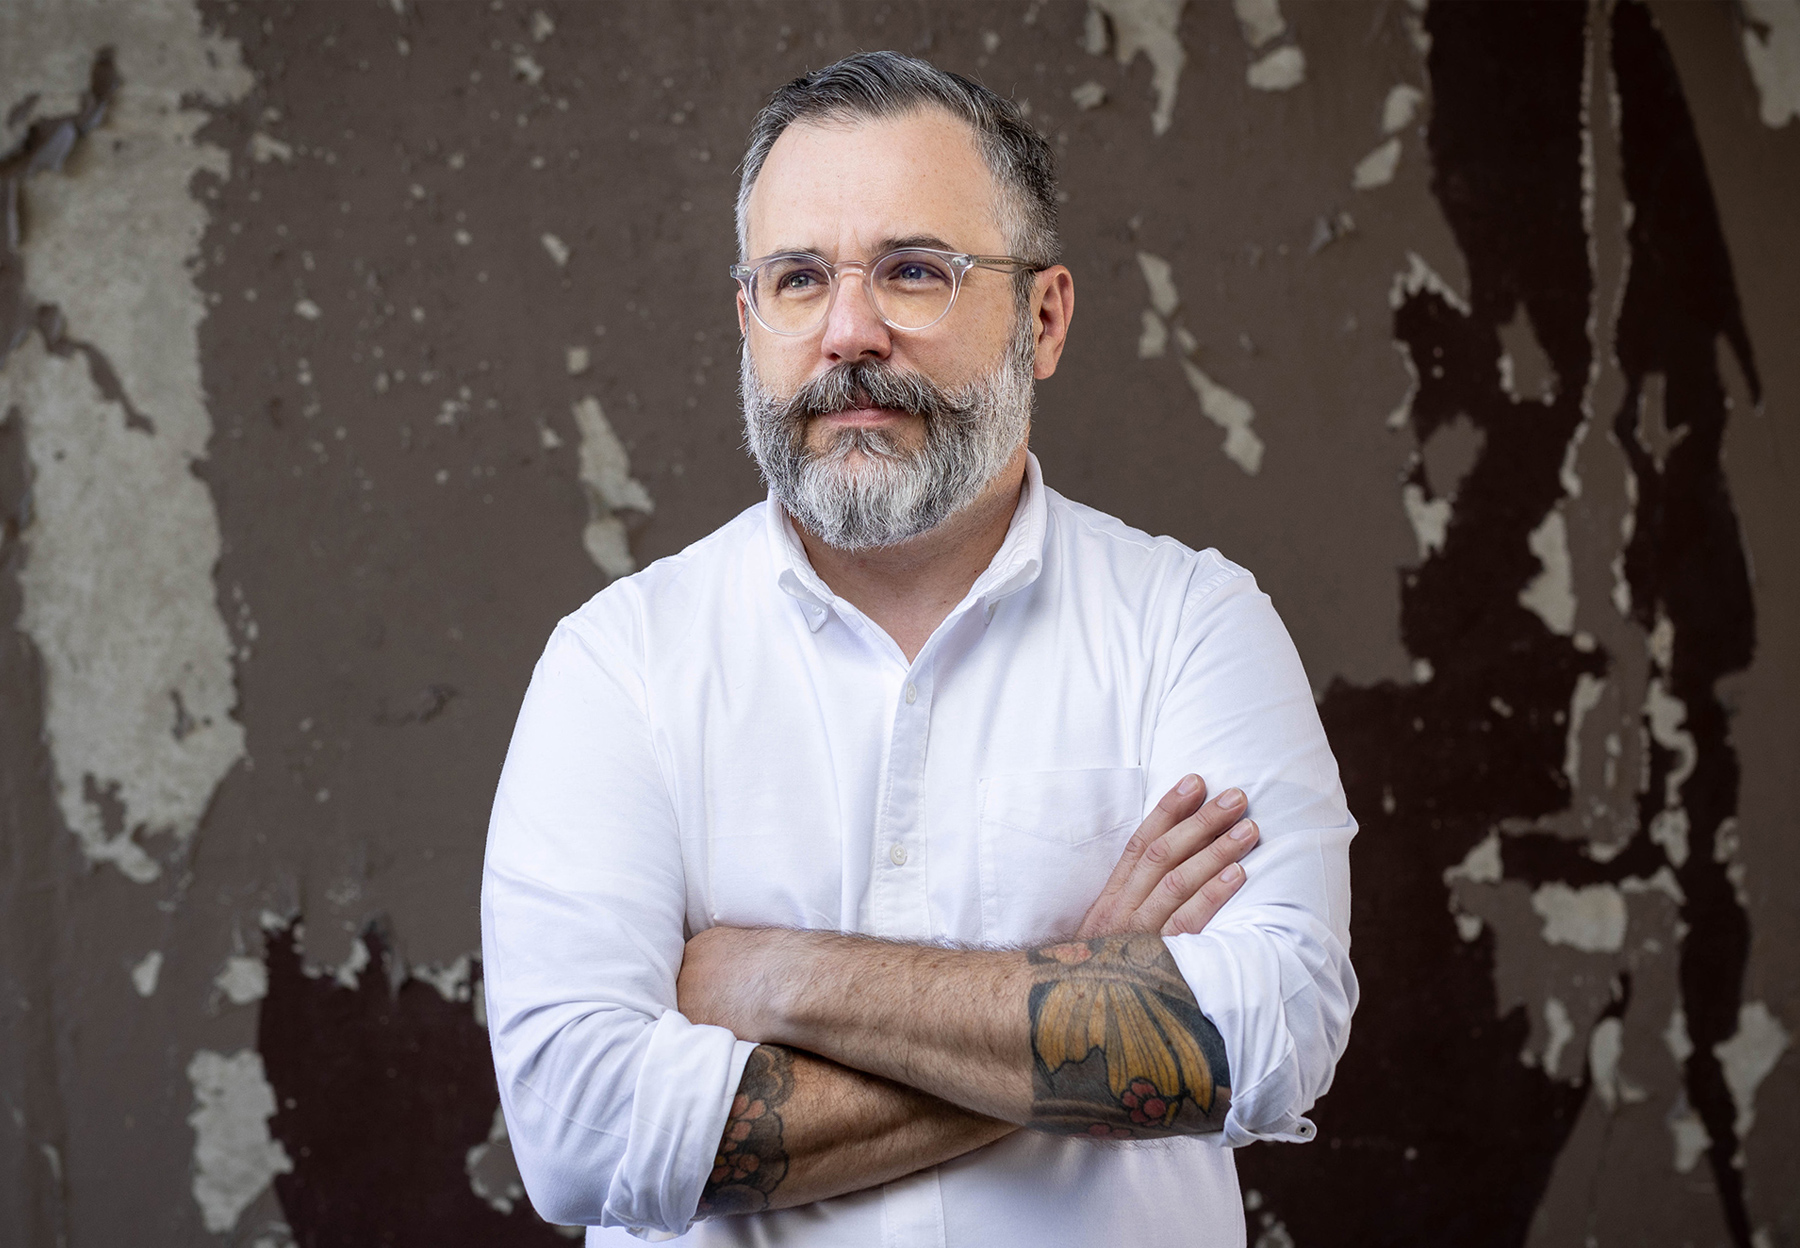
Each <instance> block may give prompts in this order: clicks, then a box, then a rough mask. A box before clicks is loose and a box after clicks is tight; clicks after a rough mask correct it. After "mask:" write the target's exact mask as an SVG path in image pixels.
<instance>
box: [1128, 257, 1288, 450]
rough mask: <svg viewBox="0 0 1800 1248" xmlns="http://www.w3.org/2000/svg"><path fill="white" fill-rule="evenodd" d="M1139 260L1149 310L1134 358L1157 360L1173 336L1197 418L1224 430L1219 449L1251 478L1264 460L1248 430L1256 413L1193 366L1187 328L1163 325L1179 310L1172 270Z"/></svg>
mask: <svg viewBox="0 0 1800 1248" xmlns="http://www.w3.org/2000/svg"><path fill="white" fill-rule="evenodd" d="M1137 260H1138V270H1139V272H1141V273H1142V274H1143V275H1144V286H1145V289H1146V290H1147V292H1148V293H1149V296H1150V307H1149V308H1147V309H1145V310H1144V313H1143V329H1142V332H1141V333H1140V334H1139V335H1138V358H1139V359H1156V358H1159V357H1161V356H1162V355H1164V354H1165V353H1166V352H1167V351H1168V346H1169V339H1170V338H1171V336H1172V337H1173V338H1174V340H1175V344H1176V345H1177V346H1178V347H1179V348H1180V349H1181V354H1182V357H1183V358H1182V361H1181V368H1182V372H1183V373H1184V374H1185V375H1186V377H1187V381H1188V385H1189V386H1190V387H1191V388H1192V389H1193V391H1194V395H1195V397H1197V398H1198V399H1199V400H1200V411H1201V414H1202V415H1204V416H1205V417H1206V418H1207V419H1208V420H1210V421H1212V422H1213V423H1214V424H1215V425H1217V426H1219V428H1221V429H1223V430H1225V442H1224V446H1223V449H1224V451H1225V454H1226V456H1227V457H1228V458H1229V459H1230V460H1231V461H1232V462H1233V463H1235V464H1236V465H1237V466H1238V467H1239V468H1242V469H1243V470H1244V471H1245V472H1246V473H1248V474H1250V475H1251V476H1255V475H1256V473H1257V471H1258V470H1259V469H1261V467H1262V457H1263V441H1262V439H1261V438H1259V437H1258V436H1257V435H1256V433H1255V431H1254V430H1252V429H1251V427H1250V426H1251V423H1252V422H1253V421H1254V420H1255V419H1256V409H1255V408H1254V407H1252V406H1251V405H1250V402H1249V400H1247V399H1245V398H1244V397H1243V396H1242V395H1238V394H1234V393H1232V392H1231V391H1230V390H1227V389H1226V388H1225V387H1224V386H1221V385H1220V384H1219V383H1218V382H1216V381H1214V380H1213V379H1212V378H1211V377H1209V376H1207V375H1206V373H1205V372H1203V371H1202V370H1201V368H1200V366H1199V365H1197V364H1195V363H1194V361H1193V360H1192V358H1190V357H1191V356H1192V355H1193V353H1194V352H1195V350H1197V349H1198V347H1199V345H1200V344H1199V342H1198V341H1196V340H1195V338H1194V336H1193V334H1191V333H1189V332H1188V329H1187V327H1186V326H1185V325H1180V324H1176V325H1174V326H1172V327H1171V325H1169V324H1168V323H1167V320H1168V318H1170V317H1173V316H1174V315H1175V313H1176V312H1177V311H1178V310H1179V309H1180V307H1181V292H1180V291H1179V290H1177V289H1176V286H1175V272H1174V266H1173V265H1171V264H1170V263H1169V262H1168V261H1167V260H1165V259H1163V258H1162V257H1161V256H1157V255H1153V254H1151V253H1150V252H1147V251H1140V252H1138V253H1137Z"/></svg>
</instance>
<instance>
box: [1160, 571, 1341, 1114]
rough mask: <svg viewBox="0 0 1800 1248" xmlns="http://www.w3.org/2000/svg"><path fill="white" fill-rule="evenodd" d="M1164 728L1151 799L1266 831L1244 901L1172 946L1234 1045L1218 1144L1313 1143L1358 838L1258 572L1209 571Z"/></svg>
mask: <svg viewBox="0 0 1800 1248" xmlns="http://www.w3.org/2000/svg"><path fill="white" fill-rule="evenodd" d="M1177 636H1178V640H1177V644H1176V647H1175V655H1174V661H1173V663H1172V665H1171V666H1172V670H1173V672H1174V676H1173V678H1172V680H1171V683H1170V686H1169V689H1168V691H1167V693H1166V694H1165V695H1164V697H1163V701H1162V704H1161V707H1160V709H1159V711H1158V713H1157V716H1156V724H1155V735H1154V739H1153V744H1152V749H1151V757H1150V766H1149V771H1150V776H1149V779H1150V789H1149V792H1151V793H1153V794H1158V795H1160V794H1161V793H1163V792H1165V791H1166V790H1167V789H1169V788H1170V787H1171V786H1173V785H1174V783H1175V782H1176V781H1177V780H1178V779H1179V778H1180V777H1181V776H1183V775H1185V774H1187V773H1188V772H1190V771H1192V772H1195V773H1197V774H1199V775H1200V776H1201V777H1203V778H1204V779H1205V781H1206V783H1207V787H1208V789H1209V790H1210V791H1211V792H1213V793H1220V792H1223V791H1224V790H1225V789H1227V788H1230V787H1232V786H1234V785H1235V786H1237V787H1238V788H1241V789H1243V790H1244V792H1245V794H1246V795H1247V796H1248V798H1249V812H1248V813H1249V817H1250V818H1252V819H1254V820H1255V821H1256V824H1257V827H1258V828H1259V829H1260V830H1261V834H1262V835H1261V839H1260V840H1259V841H1258V843H1257V846H1256V848H1255V849H1253V850H1252V851H1251V852H1250V854H1249V855H1248V856H1247V857H1246V858H1245V859H1244V869H1245V872H1246V874H1247V877H1248V878H1247V879H1246V880H1245V882H1244V884H1243V886H1242V887H1241V888H1240V889H1239V890H1238V892H1237V894H1236V895H1235V896H1233V897H1232V898H1231V900H1230V901H1228V902H1227V903H1226V904H1225V906H1224V907H1223V908H1222V909H1221V910H1220V911H1219V913H1218V914H1217V915H1215V916H1214V917H1213V920H1212V922H1210V923H1209V924H1207V926H1206V929H1205V930H1204V931H1202V932H1199V933H1195V934H1190V935H1180V936H1171V937H1167V938H1166V941H1165V943H1166V944H1167V945H1168V948H1169V952H1170V954H1171V955H1172V956H1173V957H1174V959H1175V963H1176V965H1177V966H1178V967H1179V968H1180V970H1181V973H1182V976H1183V977H1184V978H1185V979H1186V980H1187V983H1188V987H1189V988H1190V989H1191V990H1192V991H1193V994H1194V999H1195V1001H1196V1002H1197V1003H1198V1004H1199V1006H1200V1010H1201V1012H1202V1013H1203V1014H1205V1015H1206V1017H1207V1018H1209V1019H1210V1020H1212V1023H1213V1025H1214V1026H1215V1027H1217V1028H1218V1029H1219V1034H1220V1036H1221V1038H1222V1039H1223V1040H1224V1042H1225V1053H1226V1057H1227V1059H1228V1061H1229V1063H1230V1067H1231V1108H1230V1111H1229V1113H1228V1114H1227V1116H1226V1120H1225V1129H1224V1131H1223V1132H1222V1133H1221V1134H1220V1135H1218V1136H1213V1137H1209V1138H1211V1139H1213V1140H1214V1141H1216V1142H1217V1143H1220V1144H1223V1145H1225V1146H1228V1147H1236V1146H1239V1145H1243V1144H1248V1143H1250V1142H1251V1141H1253V1140H1289V1141H1301V1140H1309V1139H1311V1138H1312V1137H1313V1135H1314V1133H1315V1132H1314V1127H1313V1124H1312V1123H1311V1122H1310V1121H1308V1120H1307V1119H1306V1118H1305V1117H1304V1115H1305V1113H1306V1112H1307V1110H1309V1109H1310V1108H1311V1107H1312V1105H1313V1103H1314V1102H1315V1101H1316V1100H1318V1098H1319V1097H1320V1096H1321V1095H1323V1094H1324V1092H1325V1090H1326V1089H1327V1088H1329V1087H1330V1086H1331V1077H1332V1073H1333V1072H1334V1071H1335V1069H1336V1067H1337V1062H1338V1059H1339V1058H1340V1057H1342V1056H1343V1052H1344V1046H1345V1044H1346V1043H1347V1042H1348V1040H1349V1037H1350V1016H1351V1014H1352V1012H1353V1011H1354V1010H1355V1009H1356V1001H1357V983H1356V973H1355V971H1354V970H1353V969H1352V968H1351V965H1350V858H1349V850H1350V838H1351V837H1352V836H1354V835H1355V834H1356V821H1355V820H1354V819H1353V818H1351V816H1350V812H1349V810H1348V808H1347V807H1346V805H1345V802H1344V791H1343V786H1342V784H1341V783H1340V782H1339V779H1338V769H1337V761H1336V760H1335V759H1334V758H1333V757H1332V754H1331V748H1330V746H1329V745H1328V744H1327V743H1326V740H1325V730H1324V727H1323V725H1322V724H1321V723H1320V722H1319V714H1318V710H1317V708H1316V707H1315V706H1314V704H1313V698H1312V690H1311V688H1310V686H1309V685H1308V684H1307V680H1306V673H1305V671H1304V669H1303V668H1302V667H1301V664H1300V656H1299V655H1298V653H1296V651H1295V649H1294V644H1293V641H1292V640H1291V639H1290V638H1289V636H1288V632H1287V629H1286V628H1285V627H1284V626H1283V625H1282V623H1281V620H1280V618H1279V617H1278V616H1277V615H1276V614H1275V608H1274V605H1273V604H1272V603H1271V602H1270V601H1269V597H1268V595H1267V594H1264V593H1263V592H1262V591H1261V590H1259V589H1258V588H1257V587H1256V581H1255V579H1254V578H1253V577H1251V576H1250V574H1249V573H1248V572H1245V571H1244V570H1243V569H1241V568H1238V567H1236V566H1234V565H1231V564H1229V563H1226V562H1225V561H1224V560H1222V559H1219V558H1218V557H1217V556H1216V555H1214V554H1211V553H1210V552H1209V553H1208V554H1205V555H1202V556H1200V566H1199V567H1198V569H1197V572H1196V576H1195V579H1194V581H1193V583H1192V585H1191V586H1190V589H1189V593H1188V598H1187V603H1186V606H1185V608H1184V611H1183V616H1182V623H1181V627H1180V629H1179V631H1178V635H1177Z"/></svg>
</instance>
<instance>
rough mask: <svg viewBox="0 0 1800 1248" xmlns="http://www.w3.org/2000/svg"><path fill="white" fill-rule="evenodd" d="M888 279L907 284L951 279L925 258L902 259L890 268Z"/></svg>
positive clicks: (930, 283)
mask: <svg viewBox="0 0 1800 1248" xmlns="http://www.w3.org/2000/svg"><path fill="white" fill-rule="evenodd" d="M884 280H886V281H890V282H898V283H900V284H901V285H905V286H930V285H935V284H938V283H941V282H946V281H948V280H949V278H948V277H946V276H945V274H944V273H943V271H942V270H941V269H939V268H938V266H936V265H935V264H932V263H930V262H929V261H925V260H902V261H900V262H899V263H897V264H895V265H894V267H893V268H891V269H889V270H888V271H887V273H886V275H885V279H884Z"/></svg>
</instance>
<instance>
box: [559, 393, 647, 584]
mask: <svg viewBox="0 0 1800 1248" xmlns="http://www.w3.org/2000/svg"><path fill="white" fill-rule="evenodd" d="M574 412H575V426H576V428H578V429H580V430H581V484H582V486H583V487H584V488H585V489H586V491H587V497H588V522H587V528H585V529H584V530H583V531H582V534H581V544H582V545H583V546H584V547H586V549H587V552H588V557H589V558H591V559H593V561H594V562H595V564H597V565H598V566H599V568H600V570H601V571H602V572H605V573H606V574H607V575H608V576H610V577H621V576H629V575H631V573H633V572H635V571H636V570H637V561H636V560H634V559H633V558H632V555H631V546H630V544H629V542H628V541H627V540H626V533H625V518H624V516H623V515H621V514H620V513H621V512H625V511H640V512H643V513H645V514H646V515H648V514H649V513H651V512H653V511H655V510H656V504H655V503H654V502H652V501H651V499H650V492H649V491H648V490H646V489H645V488H644V485H643V483H642V482H641V481H639V480H638V479H637V478H635V477H633V476H632V475H631V459H630V456H628V455H627V454H626V452H625V444H624V443H623V442H621V441H619V435H618V434H616V433H614V432H613V427H612V425H611V423H610V422H608V421H607V419H606V413H605V412H603V411H602V410H601V409H600V400H599V399H596V398H595V397H594V396H593V395H591V394H590V395H588V396H586V397H585V398H583V399H582V400H581V401H580V402H579V403H577V404H575V408H574Z"/></svg>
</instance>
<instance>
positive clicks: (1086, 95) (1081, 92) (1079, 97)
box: [1069, 78, 1106, 113]
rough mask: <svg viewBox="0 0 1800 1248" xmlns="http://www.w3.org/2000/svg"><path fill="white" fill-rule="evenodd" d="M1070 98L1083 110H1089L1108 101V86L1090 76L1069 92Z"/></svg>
mask: <svg viewBox="0 0 1800 1248" xmlns="http://www.w3.org/2000/svg"><path fill="white" fill-rule="evenodd" d="M1069 99H1071V100H1072V101H1074V103H1075V107H1076V108H1079V109H1080V110H1081V111H1082V112H1084V113H1085V112H1089V111H1091V110H1093V109H1096V108H1099V107H1100V106H1101V105H1102V104H1104V103H1106V88H1105V87H1103V86H1101V85H1100V84H1099V83H1097V82H1095V81H1094V80H1093V79H1092V78H1090V79H1088V80H1087V81H1086V82H1084V83H1082V84H1081V85H1080V86H1078V87H1076V88H1075V89H1074V90H1073V91H1071V92H1069Z"/></svg>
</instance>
